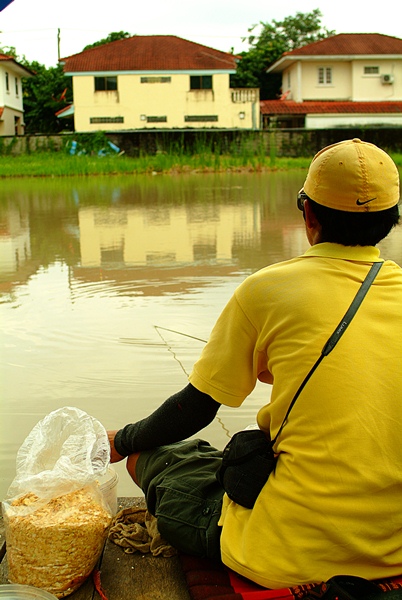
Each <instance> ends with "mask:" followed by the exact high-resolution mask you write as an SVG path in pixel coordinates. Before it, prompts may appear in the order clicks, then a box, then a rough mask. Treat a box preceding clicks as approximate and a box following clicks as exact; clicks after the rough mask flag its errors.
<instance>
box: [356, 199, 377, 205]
mask: <svg viewBox="0 0 402 600" xmlns="http://www.w3.org/2000/svg"><path fill="white" fill-rule="evenodd" d="M373 200H376V198H370V200H356V204H357V206H363V204H368V203H369V202H372V201H373Z"/></svg>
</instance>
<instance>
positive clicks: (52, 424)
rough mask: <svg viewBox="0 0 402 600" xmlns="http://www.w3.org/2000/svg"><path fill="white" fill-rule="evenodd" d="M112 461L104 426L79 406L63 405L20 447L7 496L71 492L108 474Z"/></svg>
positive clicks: (50, 494)
mask: <svg viewBox="0 0 402 600" xmlns="http://www.w3.org/2000/svg"><path fill="white" fill-rule="evenodd" d="M109 462H110V445H109V441H108V437H107V433H106V430H105V428H104V427H103V425H101V423H99V421H97V420H96V419H94V418H93V417H91V416H89V415H88V414H87V413H85V412H84V411H82V410H80V409H78V408H74V407H64V408H60V409H58V410H55V411H53V412H51V413H50V414H49V415H47V416H46V417H44V419H42V421H40V422H39V423H38V424H37V425H35V427H34V428H33V429H32V431H31V433H30V434H29V435H28V437H27V438H26V439H25V441H24V443H23V444H22V446H21V448H20V449H19V451H18V453H17V465H16V477H15V479H14V481H13V482H12V484H11V486H10V487H9V489H8V492H7V497H8V498H13V497H15V496H19V495H20V494H24V493H27V492H31V493H33V494H36V495H37V496H38V497H39V498H41V499H44V500H45V499H50V498H54V497H55V496H61V495H62V494H68V493H70V492H72V491H74V490H79V489H81V488H83V487H85V486H86V485H90V484H92V483H94V482H95V481H97V480H98V479H99V477H101V476H102V475H105V473H106V471H107V468H108V465H109Z"/></svg>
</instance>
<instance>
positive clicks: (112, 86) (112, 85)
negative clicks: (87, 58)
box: [94, 77, 117, 92]
mask: <svg viewBox="0 0 402 600" xmlns="http://www.w3.org/2000/svg"><path fill="white" fill-rule="evenodd" d="M94 79H95V92H109V91H115V90H117V77H95V78H94Z"/></svg>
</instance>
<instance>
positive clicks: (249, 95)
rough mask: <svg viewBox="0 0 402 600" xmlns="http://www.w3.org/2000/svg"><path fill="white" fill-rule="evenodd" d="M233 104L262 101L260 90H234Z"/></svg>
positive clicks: (232, 92)
mask: <svg viewBox="0 0 402 600" xmlns="http://www.w3.org/2000/svg"><path fill="white" fill-rule="evenodd" d="M231 95H232V102H235V103H238V104H240V103H245V102H258V101H259V99H260V90H259V88H233V89H232V90H231Z"/></svg>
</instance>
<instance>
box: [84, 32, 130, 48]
mask: <svg viewBox="0 0 402 600" xmlns="http://www.w3.org/2000/svg"><path fill="white" fill-rule="evenodd" d="M129 37H132V36H131V33H128V32H127V31H112V33H109V35H108V36H107V37H105V38H103V39H102V40H99V42H94V43H93V44H88V46H85V48H83V50H82V52H84V50H90V49H91V48H96V47H97V46H103V45H104V44H109V42H116V41H117V40H125V39H126V38H129Z"/></svg>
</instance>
